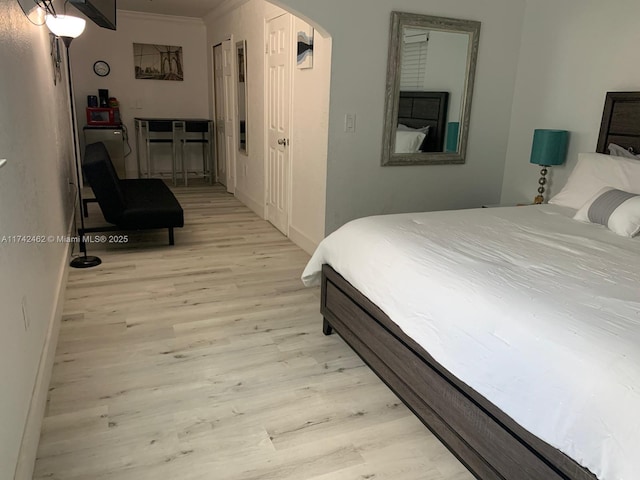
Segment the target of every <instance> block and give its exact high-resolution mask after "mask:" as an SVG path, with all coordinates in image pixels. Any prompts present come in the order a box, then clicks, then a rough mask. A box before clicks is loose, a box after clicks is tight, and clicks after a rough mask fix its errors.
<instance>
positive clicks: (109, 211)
mask: <svg viewBox="0 0 640 480" xmlns="http://www.w3.org/2000/svg"><path fill="white" fill-rule="evenodd" d="M82 170H83V172H84V174H85V177H86V178H87V181H88V182H89V185H90V186H91V189H92V190H93V193H94V194H95V197H96V201H97V202H98V204H99V205H100V209H101V210H102V213H103V215H104V218H105V220H106V221H107V222H109V223H111V224H113V225H108V226H104V227H91V228H85V229H84V230H83V231H81V232H80V237H81V238H82V237H83V236H84V234H86V233H96V232H109V231H118V230H150V229H159V228H167V229H169V245H174V243H175V241H174V232H173V229H174V228H176V227H183V226H184V212H183V210H182V207H181V206H180V203H179V202H178V200H177V199H176V197H175V196H174V195H173V193H172V192H171V190H169V187H167V185H165V183H164V182H163V181H162V180H160V179H134V180H120V179H119V178H118V174H117V173H116V171H115V168H114V167H113V163H111V158H110V157H109V153H108V152H107V149H106V147H105V146H104V144H103V143H102V142H98V143H92V144H90V145H87V147H86V149H85V155H84V160H83V163H82ZM83 209H84V213H85V216H86V215H87V208H86V202H84V205H83Z"/></svg>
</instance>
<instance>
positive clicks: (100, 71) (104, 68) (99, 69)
mask: <svg viewBox="0 0 640 480" xmlns="http://www.w3.org/2000/svg"><path fill="white" fill-rule="evenodd" d="M93 71H94V73H95V74H96V75H98V76H99V77H106V76H107V75H109V72H111V67H110V66H109V64H108V63H107V62H105V61H104V60H98V61H97V62H96V63H94V64H93Z"/></svg>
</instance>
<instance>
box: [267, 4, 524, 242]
mask: <svg viewBox="0 0 640 480" xmlns="http://www.w3.org/2000/svg"><path fill="white" fill-rule="evenodd" d="M277 3H278V4H281V5H283V6H285V7H286V8H290V9H291V10H293V11H294V12H297V13H298V15H299V16H301V17H303V18H306V19H312V20H313V21H315V22H317V23H318V24H319V25H321V26H322V27H323V28H324V29H326V31H327V32H328V33H329V34H330V35H331V37H332V40H333V63H332V65H333V67H332V79H331V85H332V89H331V104H330V105H331V107H330V114H329V159H328V174H327V220H326V230H327V233H330V232H331V231H333V230H335V229H336V228H337V227H339V226H340V225H342V224H344V223H345V222H347V221H348V220H351V219H353V218H357V217H362V216H366V215H372V214H380V213H395V212H403V211H416V210H441V209H453V208H464V207H479V206H480V205H482V204H483V203H495V202H497V201H498V199H499V197H500V191H501V187H502V175H503V171H504V159H505V153H506V147H507V138H508V132H509V122H510V116H511V102H512V95H513V88H514V84H515V76H516V67H517V56H518V50H519V46H520V38H521V27H522V18H523V13H524V0H516V1H513V0H482V1H479V0H459V1H456V2H451V1H446V0H397V1H395V2H392V3H390V2H387V1H385V0H350V1H349V2H344V1H341V0H325V1H322V2H318V1H317V0H278V1H277ZM392 9H393V10H399V11H405V12H414V13H422V14H430V15H438V16H448V17H457V18H463V19H469V20H478V21H480V22H482V31H481V34H480V51H479V56H478V69H477V76H476V86H475V93H474V99H473V107H472V112H471V129H470V135H469V148H468V155H467V163H466V164H465V165H447V166H416V167H381V166H380V158H381V138H382V127H383V118H384V94H385V77H386V66H387V51H388V32H389V23H390V14H391V10H392ZM350 112H353V113H356V114H357V116H358V125H357V132H356V133H355V134H348V133H345V132H344V118H345V114H347V113H350Z"/></svg>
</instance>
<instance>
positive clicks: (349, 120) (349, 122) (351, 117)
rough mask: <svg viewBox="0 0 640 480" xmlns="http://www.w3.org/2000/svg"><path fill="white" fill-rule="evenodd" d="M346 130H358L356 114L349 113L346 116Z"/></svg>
mask: <svg viewBox="0 0 640 480" xmlns="http://www.w3.org/2000/svg"><path fill="white" fill-rule="evenodd" d="M344 131H345V132H346V133H355V132H356V114H355V113H347V114H346V115H345V117H344Z"/></svg>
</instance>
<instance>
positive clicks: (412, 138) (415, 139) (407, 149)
mask: <svg viewBox="0 0 640 480" xmlns="http://www.w3.org/2000/svg"><path fill="white" fill-rule="evenodd" d="M425 137H426V135H425V134H424V133H422V132H417V131H415V130H412V131H409V132H405V131H402V130H398V131H397V132H396V153H417V152H419V151H420V146H421V145H422V141H423V140H424V138H425Z"/></svg>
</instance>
